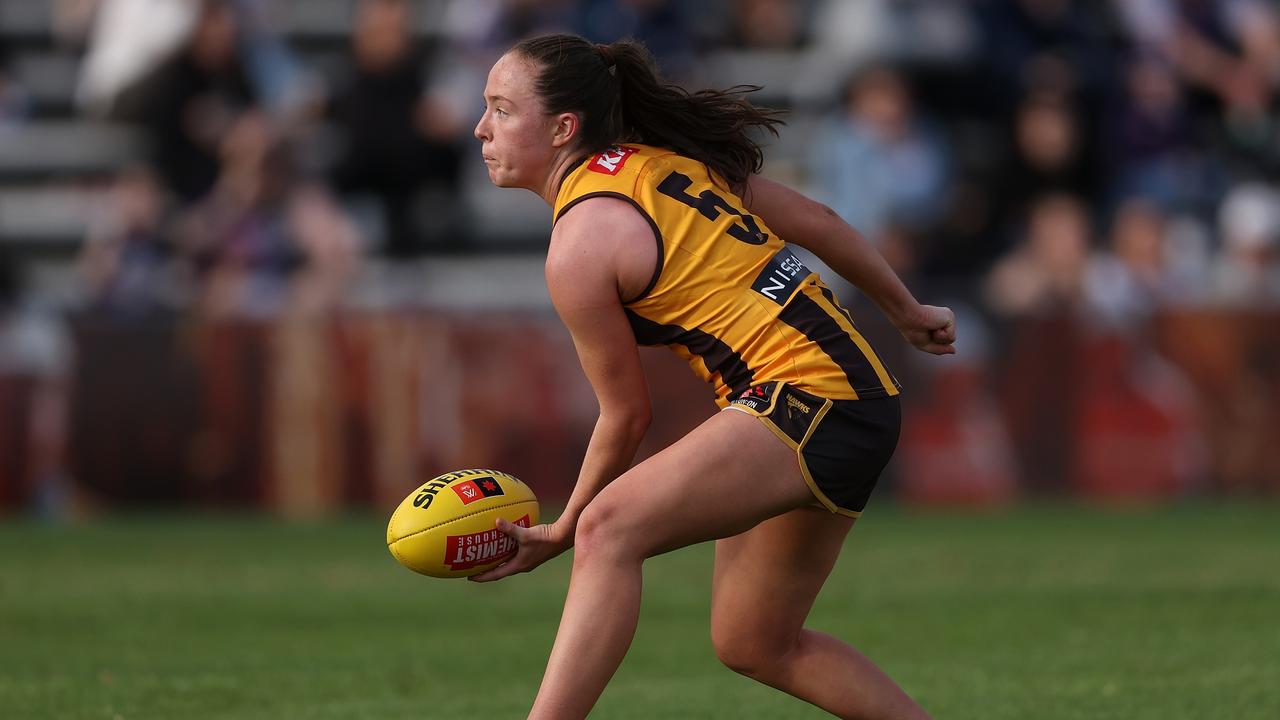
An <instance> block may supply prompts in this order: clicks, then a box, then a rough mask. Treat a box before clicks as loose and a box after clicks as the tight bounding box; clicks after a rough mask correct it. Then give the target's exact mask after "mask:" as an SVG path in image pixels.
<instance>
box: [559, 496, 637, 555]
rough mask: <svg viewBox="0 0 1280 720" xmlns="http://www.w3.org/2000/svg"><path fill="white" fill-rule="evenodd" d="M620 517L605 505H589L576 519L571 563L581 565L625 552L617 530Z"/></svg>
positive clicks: (601, 503)
mask: <svg viewBox="0 0 1280 720" xmlns="http://www.w3.org/2000/svg"><path fill="white" fill-rule="evenodd" d="M622 517H623V515H622V513H620V512H618V508H615V507H613V506H612V505H611V504H610V503H608V502H599V501H597V502H592V503H590V504H588V505H587V507H586V508H585V509H584V510H583V511H582V515H580V516H579V517H578V527H577V529H576V530H575V531H574V535H573V547H574V550H573V554H574V559H575V562H585V561H589V560H594V559H599V558H603V557H606V556H614V555H619V554H623V553H625V552H626V551H627V549H628V547H627V543H626V537H625V533H624V532H623V529H622V527H621V522H620V521H621V519H622Z"/></svg>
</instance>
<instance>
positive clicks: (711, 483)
mask: <svg viewBox="0 0 1280 720" xmlns="http://www.w3.org/2000/svg"><path fill="white" fill-rule="evenodd" d="M812 501H813V495H812V494H811V492H810V490H809V488H808V486H807V485H806V484H805V481H804V477H803V476H802V475H801V474H800V468H799V463H798V462H797V460H796V455H795V452H794V451H793V450H792V449H791V448H789V447H787V446H786V445H785V444H784V443H783V442H782V441H781V440H779V439H778V438H777V437H776V436H775V435H774V434H773V433H772V432H771V431H770V430H769V429H768V428H766V427H765V426H764V424H763V423H761V422H760V420H758V419H757V418H754V417H751V416H750V415H747V414H745V413H740V412H720V413H717V414H716V415H714V416H712V417H711V418H709V419H708V420H707V421H706V422H704V423H702V425H699V426H698V427H697V428H695V429H694V430H693V431H692V432H690V433H689V434H688V435H686V436H685V437H683V438H681V439H680V440H679V441H677V442H676V443H675V444H673V445H672V446H670V447H668V448H666V449H665V450H663V451H662V452H659V453H657V454H656V455H654V456H653V457H650V458H649V459H647V460H645V461H644V462H642V463H640V464H639V465H637V466H635V467H634V468H632V469H630V470H629V471H627V472H626V473H624V474H623V475H622V476H621V477H619V478H618V479H616V480H614V481H613V482H612V483H610V484H609V485H608V486H607V487H605V489H604V490H602V491H601V492H600V494H599V495H598V496H596V498H595V499H594V500H592V501H591V503H590V504H589V505H588V506H587V508H586V510H584V512H583V515H582V517H581V518H580V520H579V523H578V537H577V541H578V542H579V543H582V542H584V541H585V542H586V543H588V544H590V543H592V542H593V541H599V542H600V543H609V544H611V545H613V546H614V547H615V548H617V549H618V550H619V551H638V552H640V553H641V554H643V555H644V556H646V557H648V556H651V555H656V554H658V553H661V552H666V551H668V550H673V549H675V548H679V547H684V546H686V545H691V544H693V543H696V542H702V541H705V540H713V539H717V538H723V537H728V536H731V535H736V534H738V533H741V532H743V531H745V530H747V529H749V528H751V527H753V526H754V525H756V524H757V523H759V522H760V521H761V520H764V519H766V518H769V517H773V516H774V515H778V514H781V513H784V512H787V511H788V510H791V509H794V508H797V507H801V506H803V505H805V504H806V503H810V502H812ZM582 549H583V548H582V545H581V544H580V545H579V552H581V551H582Z"/></svg>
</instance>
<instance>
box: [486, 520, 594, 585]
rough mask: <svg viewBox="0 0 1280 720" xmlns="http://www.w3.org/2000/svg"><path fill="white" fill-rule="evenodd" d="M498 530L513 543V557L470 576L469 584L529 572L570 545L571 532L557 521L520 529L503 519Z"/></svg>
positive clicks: (499, 521)
mask: <svg viewBox="0 0 1280 720" xmlns="http://www.w3.org/2000/svg"><path fill="white" fill-rule="evenodd" d="M497 527H498V530H501V531H502V532H503V533H505V534H506V535H507V537H509V538H511V539H512V540H514V541H515V543H516V548H517V549H516V554H515V556H513V557H512V558H511V559H510V560H508V561H506V562H504V563H502V564H501V565H499V566H498V567H496V568H493V569H492V570H486V571H485V572H482V573H480V574H479V575H472V576H471V577H469V578H467V579H468V580H470V581H472V582H492V581H494V580H501V579H502V578H504V577H506V576H508V575H515V574H516V573H522V572H529V571H530V570H532V569H534V568H536V567H538V566H539V565H541V564H542V563H544V562H546V561H548V560H550V559H551V558H553V557H555V556H557V555H559V554H560V553H562V552H564V551H565V550H568V549H569V547H570V546H572V545H573V532H574V528H573V527H570V526H568V524H567V523H565V524H563V525H562V524H561V523H560V521H556V522H553V523H549V524H545V525H534V526H533V527H530V528H523V527H520V526H519V525H516V524H514V523H511V522H509V521H507V520H506V519H505V518H498V522H497Z"/></svg>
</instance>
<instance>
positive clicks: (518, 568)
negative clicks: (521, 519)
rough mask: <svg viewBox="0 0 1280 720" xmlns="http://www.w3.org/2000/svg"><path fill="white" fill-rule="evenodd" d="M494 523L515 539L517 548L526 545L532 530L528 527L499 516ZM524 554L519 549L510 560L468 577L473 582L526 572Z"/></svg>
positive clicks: (487, 580) (501, 530) (489, 580)
mask: <svg viewBox="0 0 1280 720" xmlns="http://www.w3.org/2000/svg"><path fill="white" fill-rule="evenodd" d="M494 525H495V526H496V527H497V528H498V531H499V532H502V533H504V534H505V535H506V536H507V537H509V538H511V539H512V540H515V541H516V546H517V548H523V547H524V544H525V540H526V539H527V538H528V537H529V532H530V531H529V529H528V528H523V527H520V526H519V525H516V524H515V523H513V522H511V521H509V520H507V519H506V518H498V520H497V522H495V523H494ZM522 556H523V553H521V552H519V551H518V550H517V552H516V554H515V555H514V556H512V558H511V559H510V560H508V561H506V562H504V563H502V564H501V565H499V566H498V567H496V568H492V569H489V570H486V571H484V572H482V573H478V574H476V575H471V576H470V577H468V578H467V579H468V580H470V581H471V582H493V581H494V580H501V579H502V578H504V577H507V576H508V575H515V574H516V573H519V572H524V570H525V563H524V562H522V561H521V557H522Z"/></svg>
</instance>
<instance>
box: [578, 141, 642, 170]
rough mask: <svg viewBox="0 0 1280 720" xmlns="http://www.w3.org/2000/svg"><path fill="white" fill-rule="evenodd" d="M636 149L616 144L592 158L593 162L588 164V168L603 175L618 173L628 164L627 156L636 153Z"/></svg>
mask: <svg viewBox="0 0 1280 720" xmlns="http://www.w3.org/2000/svg"><path fill="white" fill-rule="evenodd" d="M635 151H636V150H635V148H629V147H620V146H617V145H614V146H613V147H611V148H609V149H608V150H605V151H604V152H602V153H600V154H599V155H596V156H595V157H594V158H591V163H590V164H589V165H587V169H589V170H591V171H592V172H598V173H600V174H601V175H617V174H618V171H619V170H621V169H622V166H623V165H625V164H626V162H627V158H628V157H630V156H631V155H633V154H635Z"/></svg>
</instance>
